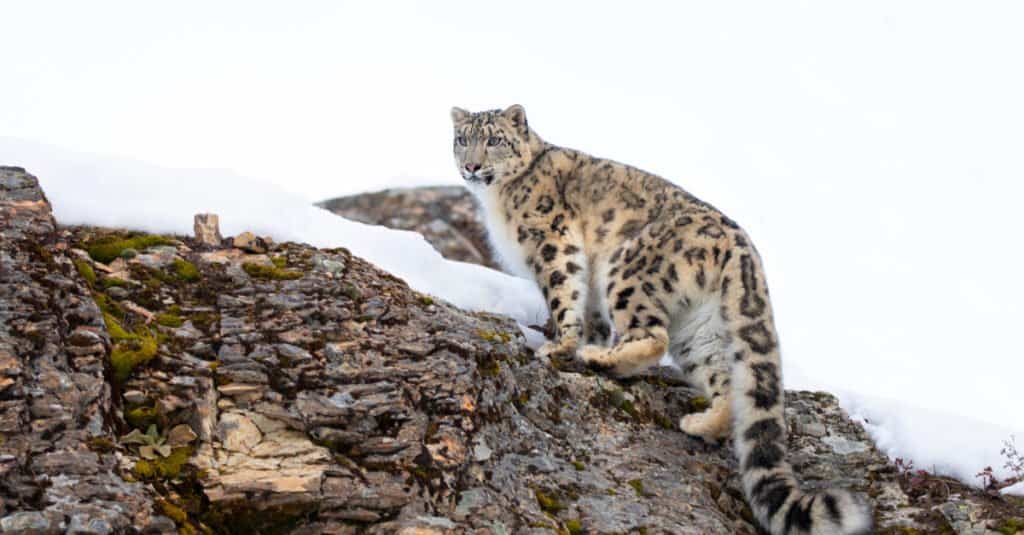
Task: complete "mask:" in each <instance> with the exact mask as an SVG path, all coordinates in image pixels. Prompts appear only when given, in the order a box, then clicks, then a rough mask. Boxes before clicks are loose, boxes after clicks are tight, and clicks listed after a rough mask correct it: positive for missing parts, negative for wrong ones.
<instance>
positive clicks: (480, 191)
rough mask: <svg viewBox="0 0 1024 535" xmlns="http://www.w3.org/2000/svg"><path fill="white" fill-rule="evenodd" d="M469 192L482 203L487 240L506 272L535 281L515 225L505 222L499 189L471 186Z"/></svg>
mask: <svg viewBox="0 0 1024 535" xmlns="http://www.w3.org/2000/svg"><path fill="white" fill-rule="evenodd" d="M469 190H470V191H472V192H473V195H474V196H475V197H476V198H477V201H478V202H479V203H480V215H481V216H482V217H481V219H483V221H484V225H485V226H486V227H487V240H488V241H489V242H490V243H491V248H492V249H493V250H494V254H495V256H496V257H497V259H498V263H499V264H501V266H502V267H503V268H505V271H507V272H508V273H509V274H512V275H515V276H517V277H522V278H524V279H530V280H533V273H532V272H531V271H530V268H528V267H527V266H526V255H525V253H524V251H523V247H522V246H521V245H519V240H518V239H517V234H518V233H517V230H516V228H515V225H513V224H510V223H509V222H508V221H506V220H505V210H504V209H503V208H502V202H501V198H500V196H499V194H498V188H497V187H494V186H491V187H488V186H483V185H470V186H469Z"/></svg>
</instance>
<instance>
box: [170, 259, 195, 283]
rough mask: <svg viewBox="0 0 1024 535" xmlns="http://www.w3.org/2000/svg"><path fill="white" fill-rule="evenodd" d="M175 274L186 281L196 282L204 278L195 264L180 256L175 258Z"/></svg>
mask: <svg viewBox="0 0 1024 535" xmlns="http://www.w3.org/2000/svg"><path fill="white" fill-rule="evenodd" d="M174 276H175V277H178V280H182V281H185V282H196V281H198V280H199V279H200V278H202V276H201V275H200V274H199V269H198V268H196V265H195V264H193V263H192V262H189V261H187V260H182V259H180V258H175V259H174Z"/></svg>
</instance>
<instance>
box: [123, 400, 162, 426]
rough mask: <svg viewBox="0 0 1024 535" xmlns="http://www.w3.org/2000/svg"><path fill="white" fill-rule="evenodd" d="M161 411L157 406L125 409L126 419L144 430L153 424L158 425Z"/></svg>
mask: <svg viewBox="0 0 1024 535" xmlns="http://www.w3.org/2000/svg"><path fill="white" fill-rule="evenodd" d="M159 417H160V413H159V412H158V411H157V410H156V407H145V406H143V407H135V408H132V409H128V410H126V411H124V419H125V421H127V422H128V424H129V425H131V426H132V427H134V428H136V429H138V430H140V431H143V430H146V429H148V428H149V426H151V425H156V423H157V420H158V419H159Z"/></svg>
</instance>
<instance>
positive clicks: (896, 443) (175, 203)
mask: <svg viewBox="0 0 1024 535" xmlns="http://www.w3.org/2000/svg"><path fill="white" fill-rule="evenodd" d="M0 164H3V165H20V166H23V167H25V168H26V169H28V170H29V171H30V172H31V173H33V174H35V175H36V176H38V177H39V180H40V182H41V183H42V185H43V188H44V190H45V191H46V194H47V196H48V197H49V199H50V201H51V203H52V204H53V208H54V213H55V215H56V217H57V219H58V220H59V221H60V222H61V223H64V224H92V225H102V226H111V227H127V228H134V229H139V230H145V231H149V232H163V233H176V234H191V233H192V216H193V214H195V213H199V212H213V213H217V214H219V215H220V220H221V225H222V226H221V229H222V231H223V232H224V234H225V235H229V236H230V235H234V234H237V233H239V232H242V231H245V230H249V231H252V232H255V233H257V234H260V235H270V236H272V237H273V238H274V239H276V240H279V241H281V240H291V241H299V242H306V243H309V244H312V245H315V246H318V247H339V246H343V247H347V248H348V249H349V250H351V251H352V252H353V253H355V254H356V255H358V256H361V257H363V258H365V259H367V260H369V261H371V262H373V263H374V264H377V265H378V266H380V267H381V268H383V269H385V270H387V271H389V272H391V273H393V274H395V275H397V276H399V277H401V278H403V279H405V280H406V281H407V282H408V283H409V285H410V286H412V287H413V288H416V289H417V290H420V291H422V292H426V293H429V294H433V295H436V296H439V297H441V298H443V299H445V300H447V301H450V302H452V303H454V304H455V305H457V306H459V307H462V308H466V309H469V310H481V311H491V312H498V313H502V314H507V315H509V316H511V317H513V318H515V319H516V320H517V321H518V322H519V323H520V324H521V325H529V324H540V323H543V322H544V321H545V320H546V317H547V311H546V308H545V304H544V301H543V299H542V298H541V296H540V292H539V291H538V290H537V289H536V287H535V286H534V284H533V283H532V282H529V281H525V280H522V279H518V278H515V277H511V276H508V275H504V274H502V273H499V272H497V271H494V270H491V269H488V268H484V267H481V266H476V265H471V264H465V263H462V262H454V261H449V260H446V259H444V258H442V257H441V255H440V254H438V253H437V252H436V251H435V250H434V249H433V248H432V247H430V245H429V244H428V243H427V242H426V241H425V240H424V239H423V238H422V237H421V236H420V235H419V234H416V233H413V232H404V231H397V230H389V229H385V228H383V227H377V226H369V225H364V224H361V223H356V222H352V221H348V220H346V219H343V218H340V217H338V216H335V215H333V214H330V213H328V212H326V211H323V210H321V209H319V208H315V207H313V206H310V205H309V204H308V202H307V201H306V200H305V199H303V198H301V197H299V196H296V195H292V194H289V193H286V192H284V191H283V190H281V189H280V188H279V187H277V186H272V185H269V184H263V183H259V182H255V181H252V180H249V179H246V178H242V177H239V176H237V175H235V174H233V173H231V172H229V171H213V170H185V169H167V168H162V167H158V166H154V165H150V164H145V163H141V162H134V161H126V160H123V159H117V158H107V157H96V156H88V155H84V154H76V153H72V152H68V151H64V150H61V149H56V148H53V147H48V146H42V145H39V144H35V143H30V142H25V141H20V140H16V139H11V138H3V137H0ZM524 332H526V333H527V335H528V339H529V341H530V343H531V345H532V346H534V347H536V346H537V345H539V344H540V343H541V342H542V341H543V339H542V338H541V337H540V336H539V335H538V334H537V333H536V332H535V331H532V330H530V329H524ZM805 354H810V353H805V352H800V351H797V352H792V351H789V352H786V359H787V370H788V371H787V384H788V385H790V386H797V387H800V388H811V389H813V388H819V389H825V390H829V391H833V392H838V393H839V397H840V400H841V402H842V405H843V407H844V408H845V409H846V410H847V411H848V412H850V413H851V414H852V415H854V416H855V417H857V418H861V419H862V420H863V422H864V425H865V427H866V428H867V429H868V431H869V432H870V433H871V435H872V436H873V438H874V439H875V440H876V441H877V443H878V446H879V448H880V449H881V450H882V451H884V452H885V453H886V454H888V455H889V456H890V457H894V458H895V457H903V458H905V459H911V460H913V462H914V465H915V466H917V467H918V468H923V469H928V470H935V471H937V472H938V473H942V474H948V475H952V476H955V477H957V478H959V479H961V480H963V481H965V482H968V483H971V484H977V483H979V480H978V479H977V478H975V474H976V473H977V472H978V471H980V470H981V469H983V468H984V467H986V466H991V467H992V468H993V470H994V471H995V472H996V474H997V475H998V476H999V477H1007V476H1009V475H1010V474H1009V473H1007V471H1006V470H1005V469H1004V468H1002V466H1003V463H1004V460H1003V459H1001V458H1000V454H999V450H1000V448H1001V446H1002V443H1003V441H1004V440H1006V439H1007V438H1009V436H1010V435H1011V434H1012V432H1013V431H1016V432H1017V435H1018V436H1024V432H1021V431H1022V430H1019V429H1018V430H1012V429H1008V428H1004V427H1001V426H998V425H994V424H990V423H987V422H983V421H981V420H979V419H976V418H971V417H969V416H962V415H953V414H950V413H948V412H940V411H934V410H927V409H921V408H917V407H915V406H913V405H912V404H907V403H905V402H901V401H895V400H887V399H884V398H878V397H871V396H865V395H861V394H858V392H871V391H872V388H871V387H872V384H871V382H872V381H873V380H874V379H873V378H874V377H876V374H875V373H859V374H856V375H852V374H851V375H850V377H849V382H848V383H845V384H843V385H842V388H835V387H834V385H829V384H826V383H824V382H822V381H820V380H816V379H815V378H816V377H820V376H819V375H817V374H815V373H813V372H808V370H813V368H812V366H813V365H818V366H820V362H818V363H815V362H812V361H810V360H800V358H799V357H800V356H801V355H805ZM862 365H866V363H862ZM935 368H936V369H934V370H931V372H930V373H932V374H936V373H938V374H944V375H945V376H946V377H947V378H948V377H953V378H954V379H953V381H954V382H956V381H962V380H963V378H959V377H956V374H958V373H962V371H961V370H959V369H958V368H955V367H941V366H936V367H935ZM792 372H796V373H792ZM890 373H891V372H890ZM933 379H934V378H933ZM919 383H920V384H922V385H925V387H926V385H928V384H931V381H919ZM918 394H920V392H918V393H917V394H915V393H914V392H909V391H908V393H907V398H908V399H912V400H916V399H918ZM953 395H957V396H961V397H964V398H965V399H964V402H963V404H962V406H963V412H967V413H968V414H969V415H977V417H978V418H981V419H985V417H986V416H987V417H989V418H990V417H991V414H988V411H990V410H992V409H993V407H987V406H986V405H985V404H984V403H972V401H974V400H972V399H970V398H969V396H965V395H964V394H963V393H960V394H953ZM999 409H1001V410H1005V407H1003V408H999ZM1013 490H1015V491H1016V492H1018V493H1021V494H1024V487H1022V486H1021V485H1017V486H1016V487H1014V489H1013Z"/></svg>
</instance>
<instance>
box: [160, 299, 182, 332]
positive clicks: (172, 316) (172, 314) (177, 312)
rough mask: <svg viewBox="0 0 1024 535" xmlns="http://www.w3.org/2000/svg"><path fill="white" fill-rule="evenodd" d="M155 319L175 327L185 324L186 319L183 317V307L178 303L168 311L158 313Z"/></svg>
mask: <svg viewBox="0 0 1024 535" xmlns="http://www.w3.org/2000/svg"><path fill="white" fill-rule="evenodd" d="M154 319H155V320H156V323H157V324H158V325H162V326H164V327H173V328H175V329H177V328H178V327H181V326H182V325H184V324H185V319H184V318H182V317H181V308H180V307H179V306H178V305H174V306H172V307H170V308H168V309H167V310H166V311H164V312H161V313H159V314H157V315H156V317H155V318H154Z"/></svg>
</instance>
